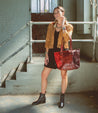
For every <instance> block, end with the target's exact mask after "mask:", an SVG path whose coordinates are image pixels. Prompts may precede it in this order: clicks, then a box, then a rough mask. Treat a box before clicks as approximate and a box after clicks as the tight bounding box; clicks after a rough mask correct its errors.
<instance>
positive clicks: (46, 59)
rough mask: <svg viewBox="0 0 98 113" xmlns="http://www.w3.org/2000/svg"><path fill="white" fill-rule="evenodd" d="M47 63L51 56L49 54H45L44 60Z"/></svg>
mask: <svg viewBox="0 0 98 113" xmlns="http://www.w3.org/2000/svg"><path fill="white" fill-rule="evenodd" d="M44 63H45V65H47V64H48V63H49V57H48V54H46V56H45V61H44Z"/></svg>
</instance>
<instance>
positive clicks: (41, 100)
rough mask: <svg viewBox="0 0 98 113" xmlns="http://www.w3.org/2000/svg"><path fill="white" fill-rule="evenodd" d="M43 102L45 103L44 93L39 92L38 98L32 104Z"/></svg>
mask: <svg viewBox="0 0 98 113" xmlns="http://www.w3.org/2000/svg"><path fill="white" fill-rule="evenodd" d="M43 103H46V97H45V94H42V93H40V96H39V98H38V100H37V101H35V102H33V103H32V105H38V104H43Z"/></svg>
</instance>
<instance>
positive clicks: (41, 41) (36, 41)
mask: <svg viewBox="0 0 98 113" xmlns="http://www.w3.org/2000/svg"><path fill="white" fill-rule="evenodd" d="M49 23H51V22H32V21H30V36H29V56H30V62H31V60H32V52H33V50H32V43H44V42H45V40H33V39H32V25H35V24H36V25H43V24H49ZM69 23H71V24H92V25H93V26H94V27H92V29H93V31H94V33H93V34H92V35H93V39H72V41H75V42H93V59H92V61H95V42H96V25H97V22H96V21H93V22H92V21H90V22H78V21H77V22H73V21H71V22H69Z"/></svg>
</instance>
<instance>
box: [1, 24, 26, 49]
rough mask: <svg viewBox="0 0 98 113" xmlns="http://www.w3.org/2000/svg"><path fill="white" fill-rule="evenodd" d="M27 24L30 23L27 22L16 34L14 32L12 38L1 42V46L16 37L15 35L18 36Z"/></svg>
mask: <svg viewBox="0 0 98 113" xmlns="http://www.w3.org/2000/svg"><path fill="white" fill-rule="evenodd" d="M27 25H28V23H27V24H25V25H24V26H22V27H21V28H20V29H19V30H18V31H16V32H15V33H14V34H12V35H11V37H10V38H8V39H6V40H4V41H2V42H1V43H0V47H2V46H3V45H5V44H6V43H7V42H9V41H10V40H11V39H13V37H15V36H16V35H17V34H18V33H19V32H21V31H22V30H23V29H25V28H26V27H27Z"/></svg>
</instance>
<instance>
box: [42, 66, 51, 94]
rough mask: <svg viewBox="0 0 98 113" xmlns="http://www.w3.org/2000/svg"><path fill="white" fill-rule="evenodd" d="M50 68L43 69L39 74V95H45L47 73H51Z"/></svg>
mask: <svg viewBox="0 0 98 113" xmlns="http://www.w3.org/2000/svg"><path fill="white" fill-rule="evenodd" d="M51 70H52V69H51V68H47V67H44V69H43V71H42V74H41V93H42V94H45V92H46V88H47V78H48V75H49V73H50V72H51Z"/></svg>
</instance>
